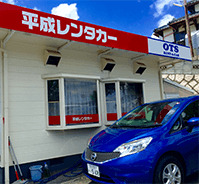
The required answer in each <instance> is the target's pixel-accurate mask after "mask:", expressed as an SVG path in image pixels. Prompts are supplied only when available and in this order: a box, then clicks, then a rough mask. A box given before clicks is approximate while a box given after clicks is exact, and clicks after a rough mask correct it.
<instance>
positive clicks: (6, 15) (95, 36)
mask: <svg viewBox="0 0 199 184" xmlns="http://www.w3.org/2000/svg"><path fill="white" fill-rule="evenodd" d="M0 27H2V28H6V29H12V30H16V31H22V32H28V33H33V34H38V35H43V36H50V37H55V38H61V39H66V40H72V41H77V42H84V43H90V44H95V45H101V46H106V47H111V48H118V49H123V50H129V51H135V52H141V53H148V39H147V37H145V36H141V35H136V34H132V33H128V32H123V31H118V30H115V29H110V28H106V27H102V26H98V25H94V24H89V23H85V22H81V21H77V20H72V19H69V18H64V17H59V16H56V15H52V14H48V13H44V12H40V11H36V10H32V9H27V8H23V7H19V6H15V5H10V4H6V3H2V2H0Z"/></svg>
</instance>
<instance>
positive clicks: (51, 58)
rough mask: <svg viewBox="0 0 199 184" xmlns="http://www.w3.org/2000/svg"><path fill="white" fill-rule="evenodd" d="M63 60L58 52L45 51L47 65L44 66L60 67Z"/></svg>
mask: <svg viewBox="0 0 199 184" xmlns="http://www.w3.org/2000/svg"><path fill="white" fill-rule="evenodd" d="M60 60H61V54H60V52H58V51H53V50H45V63H44V65H55V66H58V64H59V62H60Z"/></svg>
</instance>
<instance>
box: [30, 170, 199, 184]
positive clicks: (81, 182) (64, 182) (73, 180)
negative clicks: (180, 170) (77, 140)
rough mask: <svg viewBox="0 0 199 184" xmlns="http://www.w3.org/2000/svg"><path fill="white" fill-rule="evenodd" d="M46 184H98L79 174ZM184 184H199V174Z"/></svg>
mask: <svg viewBox="0 0 199 184" xmlns="http://www.w3.org/2000/svg"><path fill="white" fill-rule="evenodd" d="M28 184H35V183H34V182H28ZM47 184H99V183H96V182H93V181H91V180H90V179H89V178H87V177H86V176H85V175H84V174H80V175H78V176H75V177H65V176H63V175H61V176H59V177H58V178H56V179H54V180H52V181H49V182H47ZM184 184H199V172H197V173H195V174H192V175H190V176H188V177H187V178H186V179H185V182H184Z"/></svg>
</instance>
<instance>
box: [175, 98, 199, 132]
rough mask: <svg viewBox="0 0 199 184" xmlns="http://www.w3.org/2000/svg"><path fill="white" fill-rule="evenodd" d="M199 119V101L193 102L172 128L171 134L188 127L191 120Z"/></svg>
mask: <svg viewBox="0 0 199 184" xmlns="http://www.w3.org/2000/svg"><path fill="white" fill-rule="evenodd" d="M193 117H199V101H198V100H197V101H195V102H192V103H191V104H189V105H188V106H187V107H186V108H185V110H184V111H183V112H182V113H181V114H180V116H179V118H178V119H177V121H176V122H175V124H174V125H173V127H172V128H171V133H173V132H176V131H179V130H181V129H182V128H184V127H185V126H186V125H187V121H188V120H189V119H190V118H193Z"/></svg>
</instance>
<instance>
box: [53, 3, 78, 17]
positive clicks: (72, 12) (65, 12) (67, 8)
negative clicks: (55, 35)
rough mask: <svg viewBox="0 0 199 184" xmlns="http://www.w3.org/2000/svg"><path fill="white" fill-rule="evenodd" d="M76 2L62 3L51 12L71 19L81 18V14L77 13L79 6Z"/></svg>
mask: <svg viewBox="0 0 199 184" xmlns="http://www.w3.org/2000/svg"><path fill="white" fill-rule="evenodd" d="M76 5H77V4H76V3H74V4H71V5H68V4H67V3H65V4H60V5H59V6H57V7H54V8H53V9H52V10H51V13H52V14H54V15H58V16H61V17H67V18H70V19H75V20H77V19H79V16H78V14H77V7H76Z"/></svg>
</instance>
